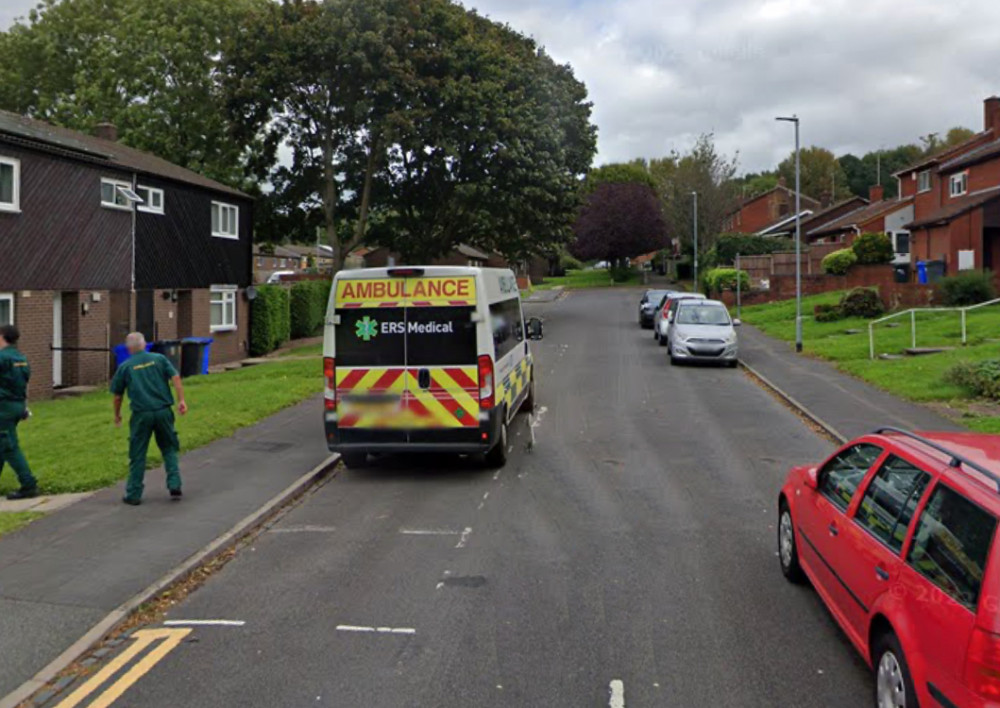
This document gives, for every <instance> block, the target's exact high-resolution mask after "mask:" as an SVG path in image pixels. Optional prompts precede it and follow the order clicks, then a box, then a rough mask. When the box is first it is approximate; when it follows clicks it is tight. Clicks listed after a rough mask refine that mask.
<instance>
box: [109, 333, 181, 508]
mask: <svg viewBox="0 0 1000 708" xmlns="http://www.w3.org/2000/svg"><path fill="white" fill-rule="evenodd" d="M125 346H126V347H127V348H128V351H129V355H130V356H129V358H128V359H127V360H126V361H125V362H124V363H123V364H122V365H121V366H119V367H118V371H116V372H115V376H114V378H113V379H112V380H111V393H113V394H114V396H115V403H114V406H115V425H116V426H118V427H121V424H122V397H123V396H124V395H125V391H128V400H129V407H130V408H131V410H132V418H131V419H130V420H129V439H128V462H129V468H128V482H127V483H126V485H125V498H124V499H122V501H124V502H125V503H126V504H130V505H132V506H139V504H141V503H142V490H143V487H144V485H143V479H144V478H145V476H146V452H147V451H148V450H149V439H150V438H151V437H153V436H156V446H157V447H158V448H160V452H161V453H162V454H163V465H164V467H166V469H167V489H168V490H170V496H171V497H173V498H174V499H179V498H180V496H181V475H180V469H179V464H178V459H177V453H178V452H179V451H180V441H179V440H178V438H177V431H176V430H175V429H174V411H173V405H174V397H173V394H172V393H171V392H170V385H169V384H170V383H173V385H174V388H175V389H177V410H178V411H179V412H180V414H181V415H184V414H185V413H187V403H186V402H185V401H184V386H183V385H182V384H181V377H180V375H179V374H178V373H177V369H175V368H174V366H173V364H171V363H170V360H169V359H167V358H166V357H165V356H163V355H162V354H153V353H151V352H147V351H146V338H145V337H144V336H143V335H142V333H140V332H133V333H131V334H130V335H128V337H126V338H125Z"/></svg>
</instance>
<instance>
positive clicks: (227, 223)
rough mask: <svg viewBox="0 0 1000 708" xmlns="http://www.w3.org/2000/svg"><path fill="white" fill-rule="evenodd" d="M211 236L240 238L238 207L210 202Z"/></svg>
mask: <svg viewBox="0 0 1000 708" xmlns="http://www.w3.org/2000/svg"><path fill="white" fill-rule="evenodd" d="M212 235H213V236H217V237H218V238H231V239H238V238H239V237H240V209H239V207H237V206H234V205H232V204H224V203H223V202H212Z"/></svg>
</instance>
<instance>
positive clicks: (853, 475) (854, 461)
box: [819, 443, 882, 511]
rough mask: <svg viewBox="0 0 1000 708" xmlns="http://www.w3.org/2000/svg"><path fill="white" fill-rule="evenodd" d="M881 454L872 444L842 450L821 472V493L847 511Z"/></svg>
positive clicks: (852, 446)
mask: <svg viewBox="0 0 1000 708" xmlns="http://www.w3.org/2000/svg"><path fill="white" fill-rule="evenodd" d="M881 454H882V448H880V447H879V446H878V445H872V444H871V443H858V444H856V445H851V446H850V447H848V448H846V449H844V450H842V451H841V452H840V453H839V454H837V456H836V457H834V458H833V459H832V460H830V461H829V462H827V463H826V464H825V465H824V466H823V469H821V470H820V472H819V490H820V492H821V493H822V494H823V496H825V497H826V498H827V499H829V500H830V501H831V502H833V504H834V505H835V506H837V507H839V508H840V509H841V511H846V510H847V507H848V506H850V504H851V499H852V498H853V497H854V493H855V492H856V491H857V490H858V486H860V484H861V482H862V480H864V478H865V475H866V474H867V473H868V470H869V469H870V468H871V466H872V465H873V464H875V461H876V460H877V459H878V458H879V456H881Z"/></svg>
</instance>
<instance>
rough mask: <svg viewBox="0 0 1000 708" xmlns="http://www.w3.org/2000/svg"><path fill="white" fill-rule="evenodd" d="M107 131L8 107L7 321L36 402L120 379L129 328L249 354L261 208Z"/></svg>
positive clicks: (3, 227) (0, 153)
mask: <svg viewBox="0 0 1000 708" xmlns="http://www.w3.org/2000/svg"><path fill="white" fill-rule="evenodd" d="M97 133H98V136H91V135H86V134H83V133H79V132H75V131H70V130H65V129H63V128H58V127H55V126H52V125H48V124H46V123H42V122H40V121H36V120H32V119H29V118H25V117H22V116H19V115H16V114H12V113H7V112H3V111H0V253H2V254H3V257H2V258H0V322H4V323H7V322H14V323H16V324H17V325H18V327H19V328H20V329H21V333H22V334H21V337H22V338H21V348H22V349H23V351H24V352H25V354H27V355H28V357H29V359H30V360H31V364H32V372H33V376H32V381H31V388H30V391H29V394H30V395H31V396H32V397H33V398H44V397H47V396H51V395H52V392H53V389H54V388H57V387H60V386H75V385H96V384H101V383H103V382H105V381H107V380H108V377H109V375H110V373H111V371H112V367H113V364H114V361H113V356H112V354H111V351H110V350H111V349H112V348H113V347H114V346H115V345H117V344H119V343H121V342H122V340H123V338H124V336H125V334H126V333H128V332H129V331H130V330H139V331H141V332H143V333H144V334H145V335H146V336H147V338H148V339H150V340H154V339H174V338H181V337H186V336H211V337H214V339H215V343H214V344H213V346H212V363H213V364H218V363H224V362H228V361H232V360H235V359H239V358H241V357H242V356H244V355H245V352H246V349H247V339H248V336H249V327H248V322H249V317H248V314H249V313H248V310H249V303H248V301H247V299H246V288H247V287H248V286H249V285H250V284H251V273H252V263H251V248H252V232H253V200H252V199H251V198H250V197H248V196H246V195H245V194H243V193H241V192H239V191H237V190H234V189H231V188H229V187H227V186H225V185H223V184H220V183H218V182H215V181H212V180H210V179H207V178H205V177H203V176H201V175H199V174H197V173H194V172H191V171H190V170H186V169H183V168H181V167H178V166H176V165H173V164H171V163H169V162H166V161H165V160H161V159H159V158H157V157H155V156H153V155H150V154H148V153H143V152H140V151H138V150H134V149H132V148H128V147H126V146H124V145H121V144H120V143H118V142H117V141H116V131H115V130H114V127H113V126H110V125H102V126H98V131H97Z"/></svg>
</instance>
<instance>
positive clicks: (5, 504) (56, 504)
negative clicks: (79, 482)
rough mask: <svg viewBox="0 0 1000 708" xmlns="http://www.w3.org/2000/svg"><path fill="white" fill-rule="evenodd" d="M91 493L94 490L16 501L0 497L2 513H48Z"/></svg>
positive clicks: (84, 497)
mask: <svg viewBox="0 0 1000 708" xmlns="http://www.w3.org/2000/svg"><path fill="white" fill-rule="evenodd" d="M91 494H93V492H84V493H82V494H53V495H50V496H42V497H35V498H34V499H18V500H16V501H10V500H8V499H4V498H0V513H4V512H10V511H15V512H16V511H35V512H38V513H43V514H48V513H51V512H53V511H59V510H60V509H65V508H66V507H68V506H73V505H74V504H76V503H77V502H79V501H83V500H84V499H86V498H87V497H89V496H91Z"/></svg>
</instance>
